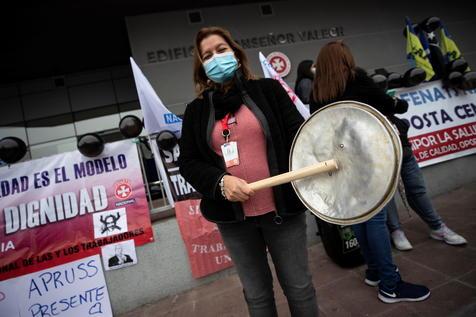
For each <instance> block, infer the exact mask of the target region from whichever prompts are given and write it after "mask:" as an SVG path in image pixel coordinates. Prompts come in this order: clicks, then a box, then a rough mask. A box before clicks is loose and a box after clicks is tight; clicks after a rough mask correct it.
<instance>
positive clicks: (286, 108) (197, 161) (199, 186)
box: [178, 79, 306, 222]
mask: <svg viewBox="0 0 476 317" xmlns="http://www.w3.org/2000/svg"><path fill="white" fill-rule="evenodd" d="M244 90H246V91H247V93H248V94H247V96H243V102H244V104H245V105H246V106H247V107H249V108H250V110H251V111H252V112H253V113H254V115H255V116H256V117H257V118H258V121H259V122H260V124H261V126H262V128H263V131H264V134H265V136H266V145H267V154H268V165H269V169H270V175H271V176H273V175H277V174H281V173H284V172H288V171H289V152H290V149H291V145H292V142H293V139H294V135H295V134H296V132H297V130H298V129H299V127H300V125H301V124H302V123H303V121H304V119H303V118H302V116H301V115H300V114H299V112H298V110H297V109H296V106H295V105H294V104H293V102H292V101H291V99H290V98H289V96H288V94H287V93H286V91H285V90H284V89H283V87H282V86H281V84H279V82H277V81H276V80H273V79H259V80H250V81H247V82H245V83H244ZM210 94H211V92H206V93H204V98H203V99H201V98H197V99H195V100H194V101H193V102H191V103H190V104H189V105H187V108H186V110H185V114H184V118H183V124H182V137H181V139H180V156H179V162H178V163H179V166H180V173H181V174H182V176H183V177H184V178H185V179H186V180H187V181H188V182H189V183H190V184H191V185H192V186H193V187H194V188H195V189H196V190H197V191H198V192H199V193H201V194H202V195H203V198H202V201H201V204H200V207H201V211H202V214H203V216H204V217H205V218H206V219H208V220H210V221H213V222H237V221H242V220H244V212H243V208H242V204H241V203H239V202H238V203H237V202H230V201H227V200H225V199H224V198H223V197H222V195H221V191H220V188H219V181H220V179H221V178H222V176H223V175H224V174H226V169H225V162H224V161H223V158H222V157H221V156H219V155H217V154H216V153H215V152H214V151H213V149H212V147H211V132H212V128H213V126H214V124H215V118H214V109H213V106H212V105H211V102H210V101H211V99H212V98H211V95H210ZM273 193H274V200H275V205H276V209H277V210H276V212H277V214H278V215H279V216H282V217H286V216H291V215H295V214H298V213H301V212H304V211H305V210H306V208H305V207H304V205H302V203H301V202H300V201H299V198H298V197H297V196H296V194H295V192H294V190H293V188H292V186H291V184H284V185H280V186H275V187H273Z"/></svg>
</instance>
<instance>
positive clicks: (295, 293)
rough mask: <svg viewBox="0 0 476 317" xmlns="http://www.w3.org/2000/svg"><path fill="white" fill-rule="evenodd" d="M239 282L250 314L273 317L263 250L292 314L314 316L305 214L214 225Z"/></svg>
mask: <svg viewBox="0 0 476 317" xmlns="http://www.w3.org/2000/svg"><path fill="white" fill-rule="evenodd" d="M218 228H219V230H220V233H221V235H222V237H223V241H224V242H225V245H226V247H227V249H228V252H229V253H230V255H231V258H232V259H233V262H234V264H235V266H236V270H237V272H238V275H239V277H240V280H241V284H242V285H243V292H244V295H245V300H246V302H247V304H248V311H249V313H250V316H252V317H255V316H259V317H262V316H263V317H264V316H277V311H276V304H275V300H274V292H273V277H272V275H271V270H270V267H269V264H268V257H267V252H266V249H268V251H269V253H270V255H271V258H272V260H273V263H274V266H275V269H276V274H277V277H278V280H279V283H280V285H281V287H282V289H283V291H284V294H285V295H286V298H287V300H288V305H289V310H290V311H291V315H292V316H306V317H307V316H309V317H314V316H318V309H317V300H316V291H315V289H314V286H313V284H312V277H311V273H310V271H309V265H308V256H307V255H308V250H307V237H306V215H305V214H300V215H298V216H294V217H290V218H284V221H283V223H282V224H276V223H275V222H274V213H269V214H266V215H263V216H258V217H249V218H247V219H246V220H245V221H244V222H240V223H233V224H218Z"/></svg>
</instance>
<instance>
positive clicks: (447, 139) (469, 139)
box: [409, 122, 476, 162]
mask: <svg viewBox="0 0 476 317" xmlns="http://www.w3.org/2000/svg"><path fill="white" fill-rule="evenodd" d="M409 140H410V142H411V144H412V149H413V153H414V154H415V157H416V159H417V161H418V162H423V161H427V160H431V159H435V158H438V157H442V156H445V155H449V154H453V153H457V152H462V151H467V150H469V149H476V123H475V122H471V123H467V124H463V125H459V126H456V127H451V128H448V129H444V130H438V131H433V132H430V133H426V134H421V135H418V136H415V137H411V138H409Z"/></svg>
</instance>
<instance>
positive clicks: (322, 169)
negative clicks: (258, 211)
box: [249, 159, 338, 190]
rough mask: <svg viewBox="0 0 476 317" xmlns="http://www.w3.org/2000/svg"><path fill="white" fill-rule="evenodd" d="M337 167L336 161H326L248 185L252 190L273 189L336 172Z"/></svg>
mask: <svg viewBox="0 0 476 317" xmlns="http://www.w3.org/2000/svg"><path fill="white" fill-rule="evenodd" d="M337 169H338V166H337V162H336V160H334V159H332V160H328V161H323V162H319V163H316V164H313V165H310V166H306V167H303V168H300V169H298V170H295V171H291V172H287V173H283V174H279V175H276V176H273V177H269V178H265V179H262V180H260V181H257V182H254V183H250V184H249V185H250V187H251V189H253V190H259V189H263V188H268V187H273V186H277V185H281V184H284V183H289V182H292V181H295V180H298V179H301V178H305V177H309V176H313V175H316V174H320V173H326V172H333V171H337Z"/></svg>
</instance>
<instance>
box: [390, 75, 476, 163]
mask: <svg viewBox="0 0 476 317" xmlns="http://www.w3.org/2000/svg"><path fill="white" fill-rule="evenodd" d="M395 96H396V97H398V98H401V99H404V100H406V101H407V102H408V105H409V108H408V111H407V112H406V113H404V114H402V115H398V117H400V118H402V119H406V120H408V122H409V123H410V130H409V131H408V138H409V140H410V142H411V144H412V149H413V153H414V154H415V156H416V159H417V161H418V163H419V165H420V167H423V166H428V165H432V164H436V163H440V162H444V161H447V160H452V159H455V158H458V157H462V156H466V155H471V154H474V153H476V89H473V90H467V91H463V90H455V89H445V88H444V87H443V83H442V82H441V81H433V82H429V83H425V84H421V85H418V86H416V87H411V88H403V89H397V90H396V91H395Z"/></svg>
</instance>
